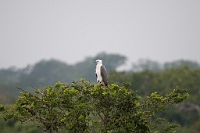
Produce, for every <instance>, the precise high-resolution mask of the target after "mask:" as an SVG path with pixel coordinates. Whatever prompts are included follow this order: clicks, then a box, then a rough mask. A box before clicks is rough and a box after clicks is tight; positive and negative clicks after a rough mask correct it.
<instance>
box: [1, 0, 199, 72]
mask: <svg viewBox="0 0 200 133" xmlns="http://www.w3.org/2000/svg"><path fill="white" fill-rule="evenodd" d="M102 51H105V52H107V53H119V54H122V55H125V56H127V57H128V61H129V63H130V62H136V61H137V60H138V59H140V58H148V59H152V60H156V61H159V62H161V63H163V62H166V61H173V60H177V59H189V60H193V61H198V62H200V54H199V52H200V0H151V1H150V0H137V1H136V0H129V1H127V0H112V1H111V0H98V1H97V0H90V1H88V0H79V1H78V0H32V1H31V0H0V68H7V67H10V66H17V67H25V66H26V65H28V64H34V63H35V62H38V61H40V60H41V59H50V58H55V59H59V60H61V61H64V62H66V63H68V64H73V63H76V62H78V61H82V60H83V59H84V58H85V57H88V56H95V55H96V54H97V53H99V52H102Z"/></svg>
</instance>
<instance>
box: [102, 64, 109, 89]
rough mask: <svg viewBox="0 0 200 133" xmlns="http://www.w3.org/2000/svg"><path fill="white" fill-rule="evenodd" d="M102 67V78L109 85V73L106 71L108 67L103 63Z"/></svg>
mask: <svg viewBox="0 0 200 133" xmlns="http://www.w3.org/2000/svg"><path fill="white" fill-rule="evenodd" d="M100 69H101V76H102V80H103V82H104V84H105V86H107V85H108V75H107V72H106V68H105V67H104V66H103V65H102V66H101V68H100Z"/></svg>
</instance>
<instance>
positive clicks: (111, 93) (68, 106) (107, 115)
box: [0, 79, 189, 133]
mask: <svg viewBox="0 0 200 133" xmlns="http://www.w3.org/2000/svg"><path fill="white" fill-rule="evenodd" d="M129 85H130V84H129V83H124V85H123V86H118V85H117V84H111V85H108V87H104V86H99V85H98V84H96V85H94V84H91V83H89V82H88V81H85V80H84V79H81V80H80V81H79V82H73V83H72V85H71V88H70V87H69V86H68V85H66V84H62V83H60V82H58V83H56V84H55V85H54V86H47V87H46V88H45V89H37V88H34V89H35V93H29V92H26V91H25V90H23V89H22V88H18V89H20V90H21V95H20V96H19V97H18V99H17V101H16V103H15V105H14V106H13V107H11V108H10V109H8V110H5V108H4V107H3V106H1V105H0V111H1V112H2V114H1V116H2V117H3V118H4V119H5V120H7V119H11V118H14V119H15V120H18V121H20V122H21V123H27V122H29V121H31V122H33V123H34V124H35V127H36V126H38V127H40V128H41V129H43V130H44V131H45V132H48V133H52V132H54V131H56V132H69V133H77V132H81V133H89V132H93V133H102V132H105V133H111V132H112V133H119V132H124V133H149V132H158V131H160V132H167V131H170V130H171V129H174V128H175V127H177V125H172V124H169V123H167V124H166V122H164V119H163V118H160V117H157V116H156V114H157V113H158V112H160V111H163V110H165V109H166V108H167V107H168V106H171V105H173V104H177V103H180V102H182V101H183V100H185V99H186V98H187V97H188V96H189V95H188V93H187V92H186V90H184V89H180V88H178V87H177V88H175V89H174V90H173V91H172V92H170V93H168V94H165V95H164V96H161V95H159V94H158V93H156V92H154V93H152V94H151V95H149V96H147V97H146V99H145V100H140V96H138V95H137V94H136V93H135V92H134V91H133V90H132V89H129Z"/></svg>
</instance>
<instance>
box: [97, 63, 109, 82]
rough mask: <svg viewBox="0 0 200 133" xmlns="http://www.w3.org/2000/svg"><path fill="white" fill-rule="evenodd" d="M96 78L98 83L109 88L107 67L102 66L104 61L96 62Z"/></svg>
mask: <svg viewBox="0 0 200 133" xmlns="http://www.w3.org/2000/svg"><path fill="white" fill-rule="evenodd" d="M96 64H97V65H96V78H97V82H98V83H99V84H100V85H101V86H108V75H107V71H106V68H105V66H103V64H102V60H100V59H97V60H96Z"/></svg>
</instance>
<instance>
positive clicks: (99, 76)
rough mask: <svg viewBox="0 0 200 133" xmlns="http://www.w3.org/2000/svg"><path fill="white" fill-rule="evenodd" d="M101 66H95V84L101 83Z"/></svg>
mask: <svg viewBox="0 0 200 133" xmlns="http://www.w3.org/2000/svg"><path fill="white" fill-rule="evenodd" d="M101 66H102V64H97V65H96V74H97V82H98V81H100V82H101V81H102V77H101Z"/></svg>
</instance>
